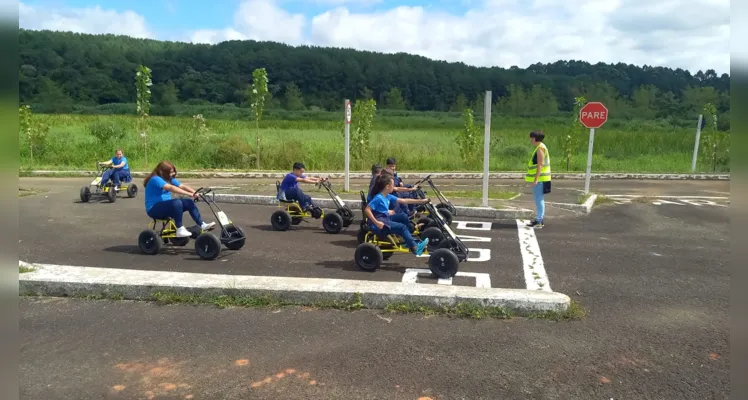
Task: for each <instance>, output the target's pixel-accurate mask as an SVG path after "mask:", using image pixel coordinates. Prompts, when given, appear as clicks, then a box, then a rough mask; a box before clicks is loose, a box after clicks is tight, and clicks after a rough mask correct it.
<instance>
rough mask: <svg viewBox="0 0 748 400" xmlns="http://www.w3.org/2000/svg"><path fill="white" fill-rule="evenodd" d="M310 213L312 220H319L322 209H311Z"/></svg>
mask: <svg viewBox="0 0 748 400" xmlns="http://www.w3.org/2000/svg"><path fill="white" fill-rule="evenodd" d="M310 213H311V214H312V218H314V219H320V218H321V217H322V209H321V208H319V207H312V209H311V210H310Z"/></svg>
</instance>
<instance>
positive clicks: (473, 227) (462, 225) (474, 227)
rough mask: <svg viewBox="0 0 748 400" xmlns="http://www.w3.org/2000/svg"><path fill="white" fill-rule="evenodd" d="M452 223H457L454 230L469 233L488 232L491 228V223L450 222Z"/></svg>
mask: <svg viewBox="0 0 748 400" xmlns="http://www.w3.org/2000/svg"><path fill="white" fill-rule="evenodd" d="M452 223H453V224H454V223H457V225H455V229H464V230H470V231H490V230H491V227H492V226H493V223H492V222H482V221H455V220H452Z"/></svg>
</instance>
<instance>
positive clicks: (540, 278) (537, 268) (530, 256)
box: [517, 219, 551, 292]
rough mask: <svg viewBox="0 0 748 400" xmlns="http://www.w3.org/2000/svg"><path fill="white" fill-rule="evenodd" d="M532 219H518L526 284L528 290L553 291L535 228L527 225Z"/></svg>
mask: <svg viewBox="0 0 748 400" xmlns="http://www.w3.org/2000/svg"><path fill="white" fill-rule="evenodd" d="M529 222H530V221H525V220H520V219H518V220H517V232H518V233H519V248H520V251H521V252H522V264H523V268H524V271H525V285H526V286H527V289H528V290H542V291H547V292H550V291H551V284H550V283H549V282H548V276H547V275H546V273H545V266H544V264H543V257H542V255H541V254H540V245H539V244H538V239H537V237H536V236H535V230H534V229H533V228H530V227H528V226H527V224H528V223H529Z"/></svg>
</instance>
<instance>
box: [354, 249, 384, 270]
mask: <svg viewBox="0 0 748 400" xmlns="http://www.w3.org/2000/svg"><path fill="white" fill-rule="evenodd" d="M353 257H354V259H355V260H356V265H357V266H358V267H359V268H361V269H362V270H364V271H376V269H377V268H379V266H380V265H381V264H382V259H383V258H382V251H381V250H379V247H377V246H375V245H373V244H372V243H361V244H360V245H358V246H357V247H356V253H355V254H354V256H353Z"/></svg>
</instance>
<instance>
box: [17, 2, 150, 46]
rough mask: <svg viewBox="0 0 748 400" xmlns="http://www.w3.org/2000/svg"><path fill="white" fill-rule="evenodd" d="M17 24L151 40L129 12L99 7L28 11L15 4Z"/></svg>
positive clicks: (139, 20)
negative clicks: (16, 6)
mask: <svg viewBox="0 0 748 400" xmlns="http://www.w3.org/2000/svg"><path fill="white" fill-rule="evenodd" d="M18 23H19V26H20V27H21V28H25V29H39V30H43V29H48V30H53V31H72V32H80V33H92V34H102V33H111V34H116V35H128V36H132V37H137V38H153V37H154V36H155V35H154V34H153V33H152V32H151V31H150V30H149V29H148V26H147V24H146V22H145V18H143V16H142V15H140V14H138V13H136V12H133V11H129V10H128V11H123V12H117V11H115V10H109V9H103V8H101V7H100V6H95V7H88V8H76V9H53V8H48V7H31V6H27V5H25V4H23V3H21V2H19V3H18Z"/></svg>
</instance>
